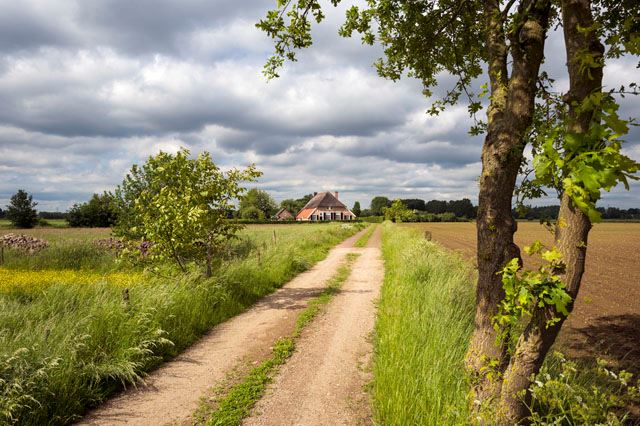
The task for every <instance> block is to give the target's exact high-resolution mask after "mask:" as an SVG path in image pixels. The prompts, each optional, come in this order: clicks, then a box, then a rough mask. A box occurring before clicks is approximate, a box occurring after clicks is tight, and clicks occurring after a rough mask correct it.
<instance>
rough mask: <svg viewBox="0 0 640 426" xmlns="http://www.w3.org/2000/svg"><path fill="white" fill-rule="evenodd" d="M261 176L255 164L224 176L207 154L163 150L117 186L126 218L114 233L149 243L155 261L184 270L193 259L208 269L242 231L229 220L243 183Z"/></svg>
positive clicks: (225, 173)
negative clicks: (173, 152) (173, 262)
mask: <svg viewBox="0 0 640 426" xmlns="http://www.w3.org/2000/svg"><path fill="white" fill-rule="evenodd" d="M260 175H261V173H260V172H259V171H257V170H256V168H255V167H254V166H253V165H252V166H250V167H248V168H246V169H245V170H235V169H234V170H230V171H228V172H223V171H221V170H220V169H219V168H218V166H216V165H215V164H214V162H213V160H212V159H211V156H210V154H209V153H208V152H203V153H201V154H199V155H198V157H197V158H195V159H193V158H190V153H189V151H188V150H186V149H182V150H180V151H179V152H178V153H176V154H175V155H173V154H169V153H166V152H160V153H159V154H158V155H156V156H152V157H149V159H148V160H147V162H146V163H145V164H144V165H143V166H142V167H138V166H137V165H134V166H133V167H132V169H131V172H130V173H129V174H128V175H127V176H126V177H125V179H124V181H123V182H122V185H121V186H120V187H118V189H117V191H116V196H117V197H118V204H119V206H120V208H121V209H122V212H121V217H122V218H123V220H122V221H121V222H119V224H118V226H117V227H116V233H117V234H118V235H121V236H123V237H125V238H128V239H138V240H142V241H147V242H150V243H151V246H150V248H149V252H148V257H149V258H150V259H151V260H173V261H175V262H176V263H177V264H178V265H179V266H180V268H181V269H183V270H185V269H186V264H187V262H188V261H191V260H193V261H203V260H206V261H207V265H210V262H211V260H212V256H214V255H215V254H216V252H217V251H218V250H220V249H221V248H222V247H223V245H224V244H225V243H226V242H227V241H228V240H229V239H230V238H231V237H232V236H233V235H234V234H235V233H236V232H237V230H238V229H239V227H238V225H235V224H232V223H230V222H228V221H227V220H226V218H227V215H228V213H229V212H230V210H231V209H232V208H233V201H234V200H235V199H237V198H239V197H240V196H241V195H242V194H243V193H244V191H245V189H244V188H243V187H242V186H241V183H242V182H245V181H253V180H255V179H256V178H257V177H258V176H260Z"/></svg>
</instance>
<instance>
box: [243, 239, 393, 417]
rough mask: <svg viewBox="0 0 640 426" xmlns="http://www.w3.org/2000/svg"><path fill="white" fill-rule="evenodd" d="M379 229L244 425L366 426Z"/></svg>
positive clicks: (380, 274)
mask: <svg viewBox="0 0 640 426" xmlns="http://www.w3.org/2000/svg"><path fill="white" fill-rule="evenodd" d="M380 233H381V227H378V229H377V230H376V231H375V233H374V234H373V236H372V237H371V239H370V241H369V244H368V247H367V248H364V249H360V250H357V249H354V251H359V252H361V253H362V254H361V256H360V257H359V258H358V259H357V260H356V262H355V263H354V264H353V268H352V272H351V275H350V277H349V278H348V280H347V281H346V282H345V284H344V285H343V286H342V289H341V291H340V293H338V294H337V295H336V296H335V297H334V299H333V300H332V301H331V303H330V305H329V306H328V309H327V312H326V313H325V314H324V315H322V316H321V317H319V318H318V319H317V320H316V321H315V322H313V323H312V324H311V325H310V326H309V327H308V328H307V329H306V330H305V331H304V332H303V334H302V336H301V338H300V340H299V341H298V343H297V344H296V351H295V353H294V354H293V356H292V357H291V358H290V359H289V360H288V361H287V363H286V364H285V365H284V366H283V367H282V369H281V370H280V374H279V375H278V377H277V378H276V379H275V380H274V383H273V384H272V385H270V387H269V389H268V391H267V394H266V395H265V397H264V398H262V400H260V401H259V402H258V404H256V406H255V408H254V410H253V415H252V417H250V418H248V419H246V421H245V422H244V424H245V425H306V426H307V425H359V424H371V423H372V421H371V411H370V404H369V399H368V395H367V393H366V392H365V391H364V386H365V384H366V383H367V382H368V381H369V380H370V379H371V377H370V376H371V374H370V372H369V371H368V365H369V360H370V358H371V354H372V350H373V348H372V344H371V342H370V339H369V337H370V334H371V332H372V330H373V327H374V324H375V312H376V308H375V305H374V302H375V299H376V298H377V297H378V294H379V290H380V286H381V284H382V280H383V277H384V269H383V263H382V258H381V253H380V248H379V246H380Z"/></svg>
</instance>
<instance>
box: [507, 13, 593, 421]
mask: <svg viewBox="0 0 640 426" xmlns="http://www.w3.org/2000/svg"><path fill="white" fill-rule="evenodd" d="M562 20H563V24H564V37H565V44H566V52H567V68H568V70H569V78H570V89H569V93H568V94H567V96H566V97H565V100H566V101H567V102H568V103H569V126H568V130H569V131H570V132H572V133H586V132H587V130H588V129H589V126H590V123H591V121H592V119H593V114H594V111H587V112H581V113H579V112H578V111H577V108H576V107H575V106H576V103H577V104H580V103H581V101H582V100H584V99H585V98H586V97H587V96H589V95H590V94H591V93H593V92H597V91H600V90H601V88H602V68H601V67H599V68H591V69H590V70H588V71H587V70H583V69H581V67H580V64H579V62H578V60H577V59H576V58H577V55H578V53H580V52H582V51H585V50H588V51H589V52H590V53H591V54H592V55H594V56H595V57H596V59H598V60H600V59H601V58H602V55H603V52H604V48H603V46H602V44H601V43H600V41H599V40H598V37H597V35H596V33H595V32H593V31H592V32H589V33H585V32H583V31H580V30H579V29H580V28H589V27H590V26H591V25H592V24H593V17H592V14H591V1H590V0H562ZM590 229H591V223H590V221H589V219H588V217H587V216H586V215H585V214H584V213H583V212H582V211H580V210H579V209H578V208H576V207H575V206H574V205H573V203H572V202H571V199H570V198H569V197H568V196H567V195H566V194H563V195H562V199H561V206H560V213H559V215H558V223H557V224H556V235H555V238H556V244H557V247H558V249H559V250H560V252H561V253H562V259H563V262H564V263H565V266H566V271H565V273H564V276H563V281H564V283H565V284H566V289H567V292H568V293H569V295H570V296H571V297H572V299H573V300H575V298H576V297H577V295H578V291H579V289H580V283H581V280H582V274H583V273H584V268H585V259H586V253H587V237H588V235H589V230H590ZM571 307H572V306H571ZM571 307H570V308H571ZM570 310H571V309H570ZM558 315H559V314H557V313H556V312H554V310H553V309H551V308H547V309H538V310H537V311H534V314H533V317H532V319H531V321H530V322H529V324H528V325H527V328H526V329H525V332H524V333H523V335H522V336H521V337H520V339H519V340H518V343H517V346H516V351H515V354H514V356H513V358H512V360H511V363H510V364H509V367H508V368H507V370H506V371H505V374H504V380H503V385H502V394H501V400H500V406H499V409H498V412H499V415H500V424H503V425H513V424H518V423H519V422H522V421H523V419H524V418H525V417H526V416H527V415H528V410H527V406H526V404H528V403H529V402H530V401H529V398H528V395H526V396H525V398H522V396H523V395H522V393H523V392H525V391H526V390H527V389H528V388H529V386H530V385H531V380H530V377H531V376H532V375H535V374H537V373H538V372H539V371H540V368H541V366H542V363H543V362H544V359H545V357H546V355H547V353H548V352H549V349H550V348H551V345H552V344H553V343H554V341H555V340H556V337H557V336H558V333H559V332H560V329H561V327H562V324H563V323H564V320H565V319H566V318H565V317H562V318H561V320H560V321H559V322H558V323H556V324H555V325H554V326H552V327H549V328H547V327H546V322H547V320H548V319H550V318H551V317H553V316H558Z"/></svg>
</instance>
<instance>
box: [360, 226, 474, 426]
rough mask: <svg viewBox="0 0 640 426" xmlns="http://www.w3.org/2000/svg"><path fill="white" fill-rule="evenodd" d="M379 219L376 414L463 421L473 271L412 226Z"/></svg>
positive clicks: (386, 418)
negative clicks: (381, 274)
mask: <svg viewBox="0 0 640 426" xmlns="http://www.w3.org/2000/svg"><path fill="white" fill-rule="evenodd" d="M382 226H383V235H382V242H383V256H384V262H385V279H384V284H383V287H382V293H381V297H380V304H379V313H378V320H377V324H376V337H375V348H376V349H375V360H374V382H373V387H372V389H373V403H374V411H375V415H376V418H377V421H378V422H379V423H380V424H385V425H408V424H415V425H417V424H419V425H441V424H447V425H450V424H467V423H468V411H467V394H468V382H467V379H466V375H465V372H464V365H463V359H464V355H465V352H466V350H467V345H468V341H469V337H470V333H471V331H472V329H473V313H474V287H473V279H472V270H471V268H470V267H469V266H468V265H467V264H466V263H465V262H463V261H462V260H461V259H460V258H459V257H458V256H456V255H454V254H452V253H449V252H446V251H445V250H443V249H442V248H440V247H439V246H438V245H436V244H434V243H431V242H428V241H426V240H425V239H424V238H423V237H422V235H421V233H420V232H418V231H416V230H415V229H411V228H408V227H401V226H398V225H393V224H389V223H385V224H384V225H382Z"/></svg>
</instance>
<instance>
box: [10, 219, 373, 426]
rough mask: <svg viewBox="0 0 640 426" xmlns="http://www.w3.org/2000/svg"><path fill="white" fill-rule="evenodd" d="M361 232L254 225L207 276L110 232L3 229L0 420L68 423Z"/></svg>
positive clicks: (336, 226) (322, 226)
mask: <svg viewBox="0 0 640 426" xmlns="http://www.w3.org/2000/svg"><path fill="white" fill-rule="evenodd" d="M359 229H361V225H358V224H337V223H334V224H317V225H305V226H299V225H277V226H275V225H250V226H248V227H246V228H245V229H243V230H242V231H241V232H239V234H238V238H236V239H234V240H232V241H231V242H230V243H229V245H228V247H227V248H226V251H225V253H224V256H223V261H222V264H221V265H220V266H219V267H218V268H217V269H216V271H215V273H214V275H213V276H212V277H211V278H206V277H204V276H203V274H202V273H201V271H199V270H195V269H194V270H193V271H191V272H190V273H187V274H184V273H180V274H178V273H176V271H175V268H173V267H171V266H170V265H166V266H163V265H157V264H156V265H154V266H153V267H148V266H145V265H144V262H142V263H140V262H130V261H128V260H127V259H125V258H122V257H121V256H119V253H118V247H119V245H118V243H117V242H115V240H114V239H113V237H112V236H111V231H110V230H109V229H74V228H66V229H65V228H55V229H53V228H36V229H32V230H20V231H17V230H11V229H2V230H0V239H2V241H3V242H4V243H3V247H2V251H3V262H2V265H0V323H1V324H2V325H3V327H2V332H1V333H0V385H1V386H0V390H1V394H0V423H2V424H4V423H9V424H12V423H16V424H34V425H35V424H65V423H69V422H72V421H73V420H74V419H76V418H78V417H79V415H81V414H82V413H83V412H84V411H85V410H86V409H87V408H88V407H91V406H93V405H96V404H97V403H99V402H100V401H102V400H104V399H105V398H106V397H107V396H109V395H110V394H112V393H113V392H115V391H117V390H119V389H121V388H123V387H125V386H127V385H132V384H134V383H135V382H136V381H137V380H139V379H140V378H141V377H142V376H143V375H144V373H145V372H146V371H148V370H149V369H152V368H154V367H155V366H157V365H158V364H159V363H161V362H162V361H163V360H166V359H168V358H171V357H173V356H175V355H176V354H178V353H179V352H180V351H181V350H183V349H184V348H186V347H187V346H189V345H190V344H191V343H192V342H194V341H195V340H196V339H197V338H198V337H199V336H201V335H202V334H204V333H205V332H206V331H208V330H209V329H211V327H213V326H214V325H216V324H218V323H220V322H222V321H224V320H225V319H227V318H229V317H231V316H233V315H236V314H238V313H240V312H242V311H243V310H245V309H246V308H247V307H249V306H250V305H252V304H253V303H254V302H255V301H256V300H258V299H259V298H260V297H261V296H263V295H265V294H268V293H270V292H272V291H273V290H275V289H276V288H278V287H280V286H281V285H283V284H284V283H286V282H287V281H288V280H290V279H291V278H292V277H293V276H295V275H296V274H298V273H300V272H302V271H304V270H306V269H308V268H309V267H310V266H311V265H313V264H314V263H315V262H317V261H318V260H320V259H322V258H323V257H324V256H325V255H326V254H327V252H328V250H329V249H330V248H331V247H332V246H334V245H335V244H337V243H338V242H340V241H342V240H343V239H345V238H347V237H349V236H351V235H353V234H354V233H355V232H357V231H358V230H359ZM7 234H12V235H10V236H9V237H6V236H7ZM18 237H19V238H18ZM27 237H28V238H27ZM16 241H21V242H22V243H20V244H22V246H21V245H20V244H18V243H16ZM12 244H13V245H12ZM29 244H31V245H32V246H33V247H32V248H30V247H31V246H29Z"/></svg>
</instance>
